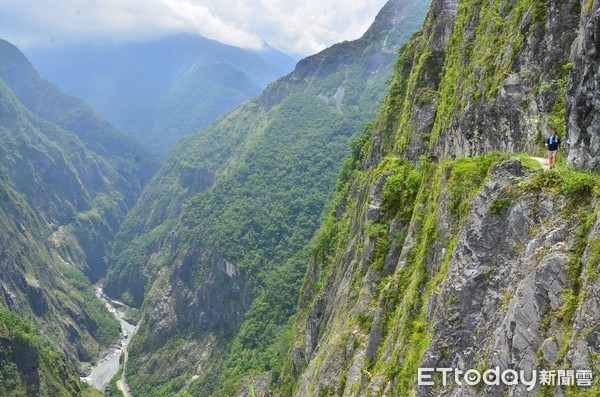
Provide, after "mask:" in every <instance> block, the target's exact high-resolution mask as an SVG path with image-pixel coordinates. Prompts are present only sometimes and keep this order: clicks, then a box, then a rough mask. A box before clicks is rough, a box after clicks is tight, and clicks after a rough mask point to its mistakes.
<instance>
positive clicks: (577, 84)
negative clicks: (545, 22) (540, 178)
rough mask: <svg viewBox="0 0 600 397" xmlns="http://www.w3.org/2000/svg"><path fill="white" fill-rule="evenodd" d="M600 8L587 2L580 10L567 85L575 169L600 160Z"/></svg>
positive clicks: (595, 165) (570, 159)
mask: <svg viewBox="0 0 600 397" xmlns="http://www.w3.org/2000/svg"><path fill="white" fill-rule="evenodd" d="M599 23H600V8H598V4H597V2H588V3H587V4H586V6H585V7H583V8H582V10H581V19H580V21H579V30H578V31H577V38H576V40H575V42H574V43H573V48H572V50H571V57H572V59H573V73H572V74H571V81H570V84H569V86H568V96H567V109H566V114H567V120H568V129H569V146H570V148H571V150H570V155H569V161H570V163H571V164H573V165H576V166H578V167H586V168H598V167H599V166H600V160H599V157H598V154H599V153H600V120H599V118H598V98H597V95H598V94H597V93H598V82H599V81H600V74H599V71H598V41H599V39H598V29H599Z"/></svg>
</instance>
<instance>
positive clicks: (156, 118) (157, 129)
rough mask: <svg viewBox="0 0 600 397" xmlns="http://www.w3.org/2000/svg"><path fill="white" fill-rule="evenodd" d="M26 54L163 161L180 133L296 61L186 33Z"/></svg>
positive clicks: (192, 128) (233, 103)
mask: <svg viewBox="0 0 600 397" xmlns="http://www.w3.org/2000/svg"><path fill="white" fill-rule="evenodd" d="M26 54H27V56H28V58H29V59H30V60H31V62H32V63H33V64H34V65H35V67H36V68H37V69H38V70H39V71H40V73H41V75H42V76H43V77H45V78H46V79H48V80H50V81H52V82H54V83H56V84H58V85H59V86H60V87H61V88H62V89H64V90H65V91H66V92H67V93H69V94H71V95H75V96H78V97H81V98H83V99H85V100H86V101H88V102H89V103H90V104H92V105H93V106H94V107H95V108H96V109H97V110H98V111H99V112H100V113H101V114H102V115H104V116H105V117H106V118H107V119H108V120H110V121H111V122H112V123H113V124H114V125H115V126H116V127H117V128H119V129H120V130H121V131H123V132H124V133H126V134H127V135H129V136H131V137H132V138H135V139H136V140H138V141H139V142H142V143H143V144H144V145H145V146H146V147H147V148H149V149H150V150H151V151H152V152H153V153H155V154H156V155H158V156H159V157H160V158H161V159H164V158H165V157H166V155H167V153H168V152H169V150H170V149H171V148H172V147H173V145H175V143H177V141H178V139H179V138H181V136H183V135H184V134H187V133H190V132H193V131H196V130H198V129H199V128H201V127H204V126H207V125H209V124H211V123H212V122H213V121H215V120H216V119H217V118H219V117H220V116H223V115H225V114H226V113H227V112H229V111H230V110H232V109H233V108H235V107H236V106H237V105H239V104H240V103H242V102H243V101H245V100H247V99H250V98H252V97H254V96H256V95H258V94H259V93H260V92H261V91H262V90H263V89H264V88H265V87H266V85H267V84H268V83H270V82H272V81H274V80H275V79H276V78H278V77H281V76H283V75H285V74H287V73H289V72H290V71H292V70H293V68H294V65H295V60H294V59H292V58H290V57H288V56H287V55H285V54H283V53H281V52H279V51H277V50H275V49H273V48H271V47H270V46H269V45H268V44H266V43H265V49H264V50H262V51H249V50H244V49H241V48H237V47H233V46H230V45H225V44H222V43H219V42H217V41H214V40H209V39H207V38H204V37H202V36H199V35H192V34H179V35H175V36H170V37H166V38H163V39H160V40H157V41H154V42H149V43H139V44H107V43H104V44H98V43H89V44H82V45H77V46H67V47H60V48H54V47H45V48H42V49H30V50H28V51H27V52H26Z"/></svg>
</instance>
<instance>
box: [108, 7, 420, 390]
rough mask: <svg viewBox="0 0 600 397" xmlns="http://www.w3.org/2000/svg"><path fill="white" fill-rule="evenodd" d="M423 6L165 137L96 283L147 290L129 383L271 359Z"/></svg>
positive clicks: (229, 385)
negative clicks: (212, 118)
mask: <svg viewBox="0 0 600 397" xmlns="http://www.w3.org/2000/svg"><path fill="white" fill-rule="evenodd" d="M426 9H427V4H426V3H424V2H420V1H411V2H405V3H402V2H398V1H391V2H390V5H388V6H387V7H386V8H385V9H384V10H383V11H382V12H381V13H380V15H379V16H378V17H377V20H376V21H377V22H376V23H377V24H378V25H377V26H379V28H377V29H375V28H373V29H371V30H370V31H369V32H368V34H366V35H365V37H364V38H362V39H359V40H356V41H354V42H346V43H341V44H339V45H335V46H333V47H332V48H330V49H328V50H325V51H323V52H321V53H319V54H317V55H315V56H314V57H309V58H308V59H307V60H304V61H302V62H300V64H299V65H298V68H297V69H296V71H295V72H293V73H291V74H290V75H288V76H286V77H285V78H283V79H280V80H278V81H277V82H275V83H273V84H272V85H271V86H269V87H268V88H267V89H266V90H265V92H264V94H263V95H261V96H260V97H258V98H257V99H256V100H253V101H250V102H247V103H245V104H244V105H242V106H240V107H239V108H238V109H236V110H235V111H234V112H232V113H231V114H229V115H228V116H227V117H225V118H223V119H222V120H220V121H219V122H218V123H216V124H215V125H213V126H211V127H210V128H207V129H205V130H202V131H199V132H198V133H196V134H193V135H191V136H189V137H187V138H186V139H185V140H184V141H183V142H182V144H181V145H179V146H178V148H176V149H175V151H174V153H173V155H172V156H171V157H170V158H169V159H168V160H167V161H166V163H165V165H164V166H163V167H162V168H161V170H160V171H159V172H158V174H157V176H156V178H154V179H153V181H152V182H151V183H150V185H149V187H148V188H147V189H146V191H145V192H144V194H143V195H142V198H141V200H140V204H139V205H138V206H136V208H135V209H134V210H133V211H132V212H131V215H130V216H129V217H128V219H127V221H126V222H125V224H124V226H123V228H122V231H121V232H120V235H119V238H118V239H117V242H116V244H115V251H114V264H113V267H112V268H111V270H110V272H109V275H108V277H107V282H106V290H107V291H109V292H110V293H111V294H113V295H115V296H120V297H121V298H123V299H126V300H128V301H131V302H133V303H135V304H141V302H142V301H143V300H144V319H143V321H142V323H141V326H140V330H139V333H138V335H137V336H136V337H135V338H134V340H133V341H132V345H131V349H130V350H131V353H130V362H129V364H128V365H127V369H126V372H127V379H128V383H129V385H130V386H131V388H132V390H133V391H134V393H138V394H140V395H168V394H171V393H175V392H179V391H182V390H188V391H189V392H190V393H192V394H194V395H211V394H212V393H216V392H217V390H219V391H220V392H222V393H227V394H231V393H233V392H234V391H235V389H236V386H237V383H238V382H239V380H240V379H241V378H242V377H243V376H244V375H246V374H248V373H263V372H268V371H269V370H270V369H271V368H273V367H277V366H278V364H277V363H279V362H281V360H282V359H283V356H284V354H285V347H286V344H285V340H287V339H288V337H289V329H290V324H291V323H290V321H289V318H290V316H291V315H292V314H293V313H294V309H295V303H296V300H297V294H298V288H299V285H300V283H301V279H302V275H303V273H304V268H305V266H306V263H307V261H306V259H307V255H306V251H305V250H303V248H304V247H305V245H306V244H307V243H308V242H309V240H310V237H311V236H312V234H313V233H314V231H315V229H316V228H317V223H318V219H319V217H320V215H321V213H322V210H323V206H324V203H325V202H326V200H327V197H329V195H330V193H331V190H332V189H331V188H332V186H333V184H334V183H335V175H336V173H337V169H338V168H339V166H340V164H341V162H342V160H343V158H344V157H345V155H346V154H347V152H348V148H349V143H350V140H351V138H352V137H353V136H354V135H355V134H356V132H357V131H360V130H361V129H363V127H364V125H365V124H366V123H367V121H368V120H370V119H372V118H373V117H374V116H375V112H376V111H377V109H378V108H379V106H380V105H381V103H382V99H383V96H384V93H385V84H386V83H385V82H386V80H387V79H389V77H390V74H391V66H392V64H393V62H394V61H395V59H396V58H397V52H396V51H395V50H394V49H395V48H396V49H397V48H398V47H399V46H400V45H401V44H402V42H403V41H404V40H406V39H407V38H408V37H409V36H410V35H411V34H412V33H413V32H414V31H415V30H416V29H417V28H418V26H419V25H420V22H421V21H422V18H423V17H424V12H425V10H426ZM386 29H388V30H386ZM270 309H272V310H270ZM165 313H166V314H165ZM242 324H244V325H242ZM272 341H276V342H275V343H272Z"/></svg>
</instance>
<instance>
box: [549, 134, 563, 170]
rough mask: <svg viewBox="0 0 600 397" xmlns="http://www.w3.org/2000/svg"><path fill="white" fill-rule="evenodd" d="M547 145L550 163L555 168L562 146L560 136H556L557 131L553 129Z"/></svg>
mask: <svg viewBox="0 0 600 397" xmlns="http://www.w3.org/2000/svg"><path fill="white" fill-rule="evenodd" d="M546 147H547V148H548V165H549V166H550V168H554V167H555V166H554V164H556V157H557V155H558V149H559V148H560V138H559V137H558V136H556V131H552V136H551V137H550V138H548V139H547V140H546Z"/></svg>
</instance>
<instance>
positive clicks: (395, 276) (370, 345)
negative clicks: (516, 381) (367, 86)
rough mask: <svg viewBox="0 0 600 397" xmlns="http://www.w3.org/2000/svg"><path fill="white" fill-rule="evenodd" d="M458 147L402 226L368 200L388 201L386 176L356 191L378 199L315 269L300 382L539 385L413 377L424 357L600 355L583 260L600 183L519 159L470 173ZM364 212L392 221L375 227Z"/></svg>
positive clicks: (341, 386)
mask: <svg viewBox="0 0 600 397" xmlns="http://www.w3.org/2000/svg"><path fill="white" fill-rule="evenodd" d="M461 161H462V160H457V162H456V163H452V164H451V165H450V163H447V165H446V166H439V167H440V168H446V170H440V169H439V168H438V170H437V171H435V172H434V173H433V174H429V175H431V176H432V177H433V178H424V180H427V181H426V182H425V181H424V182H423V185H422V187H421V189H428V187H431V188H430V189H431V193H425V192H424V190H421V192H420V193H419V195H420V196H421V197H417V199H416V202H415V206H414V212H413V216H412V220H411V222H410V224H408V225H406V224H405V225H404V226H403V230H404V232H405V237H402V238H401V239H400V240H398V237H396V238H393V237H391V236H393V235H394V234H393V233H392V231H393V230H394V228H397V224H398V220H397V219H394V220H393V219H390V217H389V214H386V213H385V211H383V212H382V214H381V215H378V216H375V217H373V214H374V212H373V210H372V209H373V205H375V206H378V203H381V202H383V204H384V206H383V207H382V206H380V208H385V200H383V201H382V198H381V194H378V193H377V192H378V191H380V189H377V185H378V184H380V183H381V181H378V182H377V184H375V185H374V190H372V191H371V194H370V195H362V197H363V198H362V199H361V198H360V197H361V194H358V196H357V197H359V199H358V200H359V202H358V204H359V205H358V206H357V208H360V207H361V206H362V205H366V203H369V202H370V203H371V204H370V205H368V206H367V207H363V208H367V209H366V211H365V212H364V215H363V218H362V219H361V218H360V211H358V212H356V213H354V214H350V227H349V230H348V231H347V234H346V236H347V240H345V244H340V245H339V246H338V248H337V251H336V252H337V255H335V256H333V262H331V263H327V262H321V263H319V261H315V262H313V263H312V264H311V269H310V270H309V275H310V276H311V277H312V278H310V279H309V280H307V282H308V283H311V284H317V281H318V279H319V278H320V279H322V280H323V281H322V282H321V283H322V284H323V287H322V289H321V290H318V291H317V293H316V294H314V293H313V292H310V293H308V295H309V296H304V297H303V298H301V302H310V304H308V305H305V306H303V307H301V309H300V313H302V314H301V315H299V319H300V320H299V326H298V328H297V334H296V338H295V340H296V343H295V346H294V349H293V358H291V363H292V364H291V367H290V371H291V373H295V374H296V376H297V383H296V386H295V388H294V393H293V394H294V395H299V396H310V395H339V396H342V395H343V396H352V395H374V396H375V395H381V393H383V394H385V395H406V394H409V393H412V392H415V393H416V395H419V396H437V395H448V394H447V393H450V395H455V396H480V395H489V396H502V395H505V393H506V392H507V389H509V390H508V392H509V393H510V394H511V395H536V393H538V392H539V390H540V386H539V384H538V385H536V386H535V387H534V389H533V390H532V391H529V390H527V389H526V386H524V385H521V386H510V387H508V386H504V387H496V386H487V387H485V386H484V385H483V384H482V385H481V386H484V387H472V386H466V385H464V383H463V385H462V386H461V385H458V384H456V383H454V382H451V383H450V384H449V385H447V386H443V385H442V384H441V380H440V378H439V377H438V378H436V379H437V383H436V384H435V385H434V386H417V385H416V379H417V368H418V367H423V368H457V369H461V370H463V371H466V370H468V369H479V370H481V371H482V372H483V370H482V368H483V369H487V368H495V367H496V366H498V367H499V368H500V369H501V370H502V371H503V370H506V369H514V370H518V371H520V370H523V371H525V373H526V374H531V373H532V371H533V370H538V371H539V370H541V369H561V368H563V367H564V369H576V368H577V369H584V368H585V369H591V368H592V367H594V365H595V364H592V362H593V359H592V357H593V356H594V355H595V354H597V352H598V351H599V350H600V345H599V344H598V343H597V342H598V341H597V339H595V338H597V329H595V328H594V327H593V326H592V327H590V325H591V324H596V323H597V322H598V320H597V318H596V317H595V316H596V315H597V314H598V313H597V304H598V302H597V301H596V299H595V298H593V297H594V296H595V292H594V291H595V289H594V288H595V287H594V286H593V282H591V277H589V276H587V275H586V270H585V269H588V271H589V269H590V268H593V267H595V266H597V261H598V259H597V258H598V257H595V258H596V259H591V258H590V255H589V252H590V251H592V250H597V249H598V246H597V244H598V243H597V237H596V228H597V223H595V222H596V221H595V219H596V215H595V213H594V211H595V206H596V205H597V197H596V198H592V196H590V197H588V198H587V199H583V200H581V197H578V198H575V197H573V196H571V197H567V196H565V195H563V194H557V193H554V192H551V191H548V190H546V189H544V188H539V186H538V181H539V180H541V179H542V178H544V177H545V176H544V174H543V173H542V172H541V171H537V172H532V171H530V170H528V169H526V168H523V167H522V165H521V162H520V161H519V160H512V161H506V162H502V163H501V164H500V165H497V166H493V167H492V168H491V169H490V171H489V174H488V175H487V177H485V180H487V182H485V183H484V184H483V186H481V188H479V187H478V186H477V182H476V181H477V179H470V180H469V179H461V178H463V177H464V175H463V176H460V173H461V172H462V171H463V170H464V169H465V168H464V167H465V164H461V163H460V162H461ZM465 161H467V160H465ZM469 161H472V160H469ZM384 178H387V177H384ZM436 178H440V179H438V180H436ZM459 179H460V180H461V183H462V184H466V185H469V184H473V185H474V186H473V185H472V189H473V193H469V194H466V195H463V196H462V200H465V202H466V206H464V207H463V208H462V209H461V208H460V207H459V208H453V207H452V205H453V204H452V203H453V198H452V196H453V195H455V194H457V191H456V190H455V189H456V188H457V186H456V185H454V183H456V182H457V180H459ZM388 180H389V179H388ZM479 181H482V179H479ZM384 186H385V185H384ZM462 186H464V185H462ZM361 189H364V188H361ZM459 190H460V188H459ZM384 191H385V189H384ZM356 193H357V192H356V191H355V192H354V194H356ZM462 194H464V193H462ZM369 196H370V197H369ZM424 197H427V199H424ZM348 200H354V199H353V198H350V197H349V198H348ZM592 200H594V201H592ZM361 202H362V203H364V204H360V203H361ZM465 202H463V204H460V205H465V204H464V203H465ZM456 210H458V211H459V213H457V212H456ZM460 212H462V215H460ZM589 214H592V215H589ZM456 215H459V216H458V217H457V216H456ZM357 216H358V218H356V217H357ZM369 222H378V223H380V224H381V225H384V226H383V227H384V229H383V230H384V234H379V235H376V236H369V232H368V228H369V227H371V226H369ZM594 223H595V225H594ZM392 225H395V226H392ZM386 232H387V235H386V234H385V233H386ZM396 236H398V235H396ZM384 239H385V240H384ZM382 240H384V241H385V245H382V244H380V242H381V241H382ZM394 245H396V246H397V247H399V248H394V249H391V247H393V246H394ZM386 246H387V249H385V248H386ZM594 247H595V248H594ZM382 249H383V252H382V251H381V250H382ZM317 250H319V247H317ZM595 252H597V251H595ZM318 256H319V257H320V256H321V253H319V255H318ZM378 258H379V259H378ZM388 263H392V264H393V266H392V267H388V266H387V265H386V264H388ZM325 267H327V268H325ZM593 277H596V276H595V274H594V276H593ZM579 288H581V289H579ZM305 291H306V290H305ZM310 295H312V298H311V297H310ZM573 297H575V298H576V300H572V299H573ZM583 313H586V315H585V316H586V319H585V320H584V319H583V318H582V316H584V315H583ZM583 323H586V324H587V326H583ZM528 376H529V375H528ZM559 389H560V388H557V390H559ZM557 392H558V391H557ZM282 394H286V393H282Z"/></svg>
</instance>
